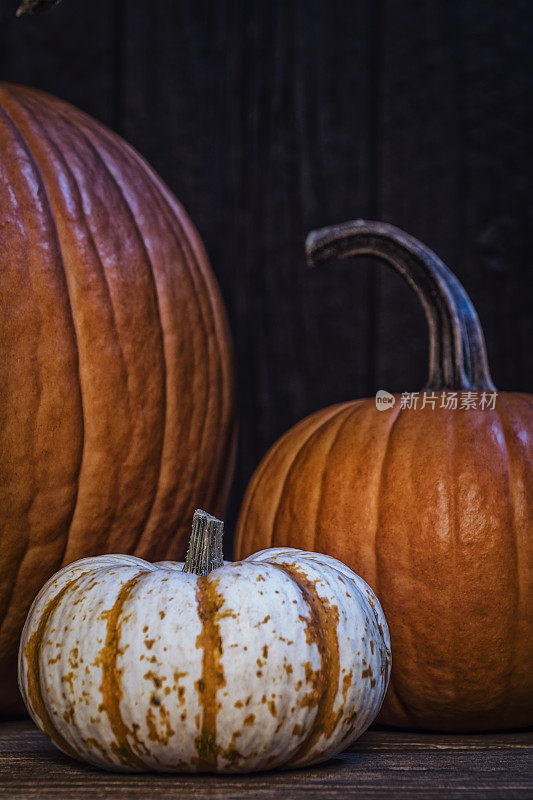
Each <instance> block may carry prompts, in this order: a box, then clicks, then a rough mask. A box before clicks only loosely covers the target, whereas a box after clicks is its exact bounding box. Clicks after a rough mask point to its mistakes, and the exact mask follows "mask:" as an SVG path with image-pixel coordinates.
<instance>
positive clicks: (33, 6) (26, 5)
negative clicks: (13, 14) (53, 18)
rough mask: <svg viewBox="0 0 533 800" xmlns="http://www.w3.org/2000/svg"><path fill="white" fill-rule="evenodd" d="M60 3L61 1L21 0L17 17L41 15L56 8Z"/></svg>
mask: <svg viewBox="0 0 533 800" xmlns="http://www.w3.org/2000/svg"><path fill="white" fill-rule="evenodd" d="M60 2H61V0H22V3H21V4H20V6H19V7H18V9H17V17H21V16H22V15H23V14H41V13H42V12H43V11H48V9H49V8H53V7H54V6H57V5H58V4H59V3H60Z"/></svg>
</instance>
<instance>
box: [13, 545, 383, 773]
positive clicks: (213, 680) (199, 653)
mask: <svg viewBox="0 0 533 800" xmlns="http://www.w3.org/2000/svg"><path fill="white" fill-rule="evenodd" d="M182 566H183V565H182V564H178V563H175V562H161V563H160V564H149V563H148V562H146V561H142V560H140V559H137V558H135V557H131V556H129V557H128V556H100V557H97V558H88V559H83V560H81V561H78V562H76V563H74V564H72V565H71V566H69V567H66V568H65V569H63V570H62V571H61V572H59V573H57V575H56V576H54V577H53V578H52V579H51V580H50V581H49V582H48V583H47V585H46V586H45V587H44V588H43V589H42V591H41V592H40V594H39V595H38V597H37V598H36V600H35V602H34V604H33V606H32V608H31V610H30V613H29V615H28V619H27V621H26V625H25V628H24V632H23V635H22V639H21V644H20V651H19V682H20V688H21V691H22V694H23V697H24V699H25V702H26V704H27V707H28V709H29V711H30V713H31V715H32V717H33V719H34V720H35V722H36V723H37V724H38V725H39V727H40V728H41V730H43V731H44V732H45V733H46V734H47V735H48V736H49V737H50V739H51V740H52V741H53V742H54V743H55V744H56V745H57V746H58V747H59V748H61V749H62V750H63V751H64V752H65V753H67V754H69V755H71V756H73V757H75V758H80V759H84V760H86V761H89V762H90V763H92V764H95V765H98V766H101V767H104V768H107V769H113V770H121V771H145V770H163V771H187V772H197V771H217V772H247V771H253V770H261V769H267V768H275V767H280V766H286V767H287V766H290V767H297V766H303V765H304V764H311V763H316V762H319V761H323V760H325V759H327V758H329V757H331V756H333V755H334V754H336V753H338V752H339V751H341V750H342V749H344V748H345V747H346V746H347V745H348V744H350V742H352V741H353V740H354V739H356V738H357V737H358V736H359V735H360V734H361V733H362V732H363V731H364V730H365V729H366V728H367V727H368V725H370V723H371V722H372V720H373V719H374V718H375V716H376V714H377V713H378V711H379V708H380V706H381V703H382V701H383V697H384V695H385V691H386V689H387V685H388V681H389V672H390V641H389V634H388V629H387V623H386V621H385V618H384V616H383V612H382V610H381V607H380V605H379V603H378V601H377V599H376V597H375V595H374V594H373V592H372V590H371V589H370V588H369V587H368V586H367V584H366V583H365V582H364V581H362V580H361V579H360V578H359V577H357V576H356V575H355V574H354V573H353V572H351V570H349V569H348V568H347V567H345V566H344V565H343V564H341V563H340V562H338V561H335V560H334V559H332V558H329V557H327V556H321V555H317V554H314V553H306V552H303V551H299V550H291V549H272V550H265V551H263V552H261V553H257V554H255V555H254V556H251V557H250V558H249V559H246V560H245V561H241V562H235V563H228V564H225V565H224V566H222V567H220V568H219V569H217V570H215V571H213V572H211V573H210V574H209V575H208V576H206V577H198V576H196V575H194V574H190V573H184V572H182Z"/></svg>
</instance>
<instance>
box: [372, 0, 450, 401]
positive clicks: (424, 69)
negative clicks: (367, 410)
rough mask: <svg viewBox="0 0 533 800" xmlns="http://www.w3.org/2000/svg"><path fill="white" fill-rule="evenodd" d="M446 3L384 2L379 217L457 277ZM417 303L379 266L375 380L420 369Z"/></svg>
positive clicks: (419, 378)
mask: <svg viewBox="0 0 533 800" xmlns="http://www.w3.org/2000/svg"><path fill="white" fill-rule="evenodd" d="M450 5H451V4H449V3H442V2H439V0H429V1H428V2H424V3H421V2H413V3H410V4H409V7H408V10H407V11H406V6H405V3H399V2H397V1H396V0H384V2H383V27H382V42H381V52H382V65H381V73H380V83H379V92H380V96H381V103H380V113H381V117H380V138H381V148H380V153H381V168H380V176H381V181H380V190H379V214H378V215H379V217H380V218H382V219H384V220H385V221H387V222H391V223H393V224H394V225H397V226H398V227H400V228H403V229H404V230H406V231H408V232H409V233H411V234H412V235H414V236H417V237H418V238H419V239H421V240H422V241H423V242H425V244H427V245H429V247H431V248H433V249H434V250H435V251H436V252H437V253H438V254H439V255H440V257H441V258H442V259H443V260H444V261H446V262H447V263H448V265H449V266H450V267H451V268H452V269H453V270H454V271H456V272H457V274H458V275H459V276H460V277H461V278H462V277H464V275H463V270H462V266H463V265H462V264H461V263H459V260H458V254H459V239H458V236H459V231H460V228H459V224H458V212H457V198H458V192H459V188H460V143H459V138H458V136H459V134H458V121H457V114H456V103H457V98H456V81H455V62H454V59H453V58H452V52H453V35H454V31H453V25H452V20H451V17H450V13H451V12H450ZM427 342H428V333H427V328H426V324H425V319H424V315H423V311H422V309H421V307H420V304H419V303H418V301H417V300H416V298H415V297H414V295H413V293H412V292H411V290H410V289H409V288H408V287H407V286H406V285H404V284H403V282H402V281H401V279H399V278H398V277H397V276H396V275H392V274H391V271H390V270H389V269H388V268H385V267H383V268H382V269H381V270H380V274H379V292H378V324H377V331H376V360H377V365H376V375H377V382H378V384H379V388H383V389H388V390H389V391H406V390H407V391H413V390H418V389H420V388H422V386H423V385H424V384H425V381H426V377H427V364H428V344H427Z"/></svg>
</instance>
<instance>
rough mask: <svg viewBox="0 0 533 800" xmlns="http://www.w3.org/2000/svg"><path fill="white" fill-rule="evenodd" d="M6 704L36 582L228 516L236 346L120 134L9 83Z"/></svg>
mask: <svg viewBox="0 0 533 800" xmlns="http://www.w3.org/2000/svg"><path fill="white" fill-rule="evenodd" d="M0 208H1V216H0V242H1V258H2V274H1V278H0V310H1V314H2V327H1V338H0V372H1V384H0V712H3V713H5V712H9V711H13V710H15V708H16V707H17V705H18V692H17V690H16V670H15V667H16V663H15V662H16V651H17V645H18V638H19V635H20V632H21V630H22V626H23V623H24V618H25V616H26V614H27V612H28V609H29V606H30V603H31V601H32V600H33V598H34V596H35V594H36V592H37V591H38V589H39V588H40V587H41V586H42V584H43V583H44V582H45V581H46V579H47V578H48V577H49V576H50V575H52V574H53V572H54V571H55V570H57V569H59V568H60V567H61V565H64V564H68V563H69V562H71V561H74V560H76V559H79V558H81V557H83V556H89V555H95V554H97V553H107V552H120V553H132V554H135V555H138V556H141V557H143V558H150V559H161V558H173V559H174V558H180V557H181V556H183V555H184V552H185V547H186V544H187V541H188V536H189V530H188V529H189V527H190V525H189V520H190V517H191V514H192V512H193V510H194V508H195V507H196V506H198V505H204V506H206V507H207V508H209V509H211V510H212V511H213V512H214V513H217V514H220V513H222V510H223V506H224V503H225V498H226V494H227V489H228V483H229V481H230V480H231V475H232V463H233V450H234V421H233V381H232V365H231V347H230V338H229V333H228V327H227V323H226V318H225V314H224V310H223V307H222V302H221V298H220V295H219V292H218V288H217V285H216V282H215V279H214V277H213V275H212V273H211V270H210V267H209V264H208V260H207V256H206V254H205V251H204V249H203V246H202V243H201V241H200V239H199V237H198V234H197V233H196V231H195V229H194V227H193V225H192V224H191V222H190V220H189V218H188V217H187V215H186V214H185V212H184V210H183V208H182V207H181V206H180V204H179V203H178V202H177V200H176V199H175V197H173V195H172V194H171V193H170V191H169V190H168V189H167V188H166V187H165V186H164V184H163V183H162V182H161V180H160V179H159V178H158V177H157V175H156V174H155V173H154V172H153V171H152V169H151V168H150V167H149V165H148V164H147V163H146V162H145V161H144V160H143V159H142V158H141V157H140V156H139V155H138V153H136V152H135V151H134V150H133V149H132V148H131V147H129V145H127V144H126V143H125V142H124V141H123V140H122V139H120V138H119V137H118V136H116V135H114V134H113V133H111V132H110V131H109V130H107V129H106V128H104V127H103V126H102V125H99V124H98V123H96V122H95V121H94V120H92V119H91V118H90V117H88V116H87V115H85V114H83V113H81V112H80V111H77V110H76V109H74V108H72V107H71V106H69V105H67V104H65V103H63V102H61V101H59V100H57V99H55V98H53V97H49V96H47V95H45V94H41V93H40V92H36V91H32V90H30V89H24V88H20V87H15V86H8V85H2V86H0Z"/></svg>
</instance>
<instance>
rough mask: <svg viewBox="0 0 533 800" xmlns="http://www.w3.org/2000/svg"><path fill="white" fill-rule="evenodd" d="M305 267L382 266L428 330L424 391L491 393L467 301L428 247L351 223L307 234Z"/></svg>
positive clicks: (397, 233) (395, 231)
mask: <svg viewBox="0 0 533 800" xmlns="http://www.w3.org/2000/svg"><path fill="white" fill-rule="evenodd" d="M305 246H306V252H307V260H308V264H309V266H311V267H313V266H316V265H318V264H327V263H328V262H329V261H335V260H337V259H340V258H349V257H350V256H355V255H369V256H375V257H376V258H381V259H383V260H384V261H387V262H388V263H389V264H390V265H391V266H392V267H393V268H394V269H395V270H396V271H397V272H398V273H399V274H400V275H401V276H402V278H404V280H406V281H407V283H408V284H409V286H411V288H412V289H414V291H415V292H416V294H417V295H418V297H419V299H420V301H421V303H422V305H423V306H424V311H425V314H426V319H427V321H428V326H429V377H428V383H427V386H426V387H425V389H424V391H439V390H450V389H451V390H473V391H495V387H494V384H493V383H492V379H491V376H490V372H489V366H488V361H487V351H486V348H485V339H484V337H483V331H482V329H481V325H480V323H479V319H478V316H477V314H476V311H475V309H474V306H473V305H472V302H471V300H470V298H469V297H468V295H467V293H466V292H465V290H464V288H463V287H462V286H461V284H460V283H459V281H458V280H457V278H456V277H455V275H454V274H453V273H452V272H451V271H450V270H449V269H448V267H446V266H445V265H444V264H443V262H442V261H441V260H440V258H438V256H436V255H435V253H433V252H432V251H431V250H430V249H429V248H428V247H426V246H425V245H423V244H422V243H421V242H419V241H418V240H417V239H415V238H414V237H413V236H409V234H407V233H404V232H403V231H401V230H400V229H399V228H395V227H394V226H393V225H388V224H387V223H384V222H366V221H365V220H362V219H360V220H355V221H353V222H345V223H343V224H342V225H333V226H331V227H329V228H322V229H321V230H318V231H312V232H311V233H310V234H309V236H308V237H307V240H306V245H305Z"/></svg>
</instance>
